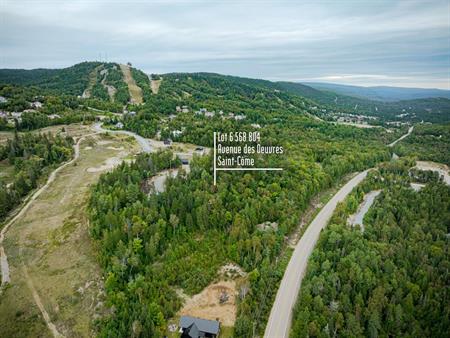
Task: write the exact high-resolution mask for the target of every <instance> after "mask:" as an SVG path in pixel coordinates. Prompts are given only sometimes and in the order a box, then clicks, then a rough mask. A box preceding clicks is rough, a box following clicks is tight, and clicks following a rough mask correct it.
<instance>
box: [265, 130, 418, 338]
mask: <svg viewBox="0 0 450 338" xmlns="http://www.w3.org/2000/svg"><path fill="white" fill-rule="evenodd" d="M413 129H414V127H411V128H409V130H408V133H406V134H404V135H402V136H401V137H400V138H398V139H397V140H395V141H394V142H392V143H390V144H389V145H388V147H393V146H394V145H395V144H396V143H397V142H399V141H401V140H403V139H404V138H405V137H407V136H408V135H410V134H411V133H412V131H413ZM370 170H371V169H367V170H366V171H363V172H361V173H358V174H357V175H356V176H355V177H353V178H352V179H351V180H350V181H348V182H347V183H346V184H345V185H344V186H343V187H342V188H341V189H340V190H339V191H338V192H337V193H336V194H335V195H334V196H333V198H332V199H331V200H330V201H329V202H328V203H327V204H326V205H325V206H324V207H323V208H322V210H321V211H320V212H319V213H318V214H317V216H316V217H315V218H314V220H313V221H312V222H311V224H310V225H309V226H308V228H307V229H306V231H305V233H304V234H303V236H302V237H301V239H300V240H299V241H298V243H297V245H296V247H295V250H294V253H293V254H292V257H291V259H290V261H289V264H288V266H287V268H286V271H285V272H284V276H283V279H282V280H281V283H280V287H279V288H278V292H277V296H276V298H275V302H274V304H273V306H272V310H271V311H270V317H269V320H268V322H267V326H266V331H265V333H264V337H265V338H287V337H289V331H290V327H291V321H292V310H293V309H294V306H295V303H296V301H297V296H298V293H299V291H300V286H301V283H302V279H303V276H304V274H305V272H306V267H307V265H308V259H309V256H310V255H311V253H312V251H313V249H314V246H315V244H316V242H317V240H318V239H319V235H320V232H321V231H322V229H323V228H325V226H326V225H327V223H328V221H329V220H330V218H331V216H332V215H333V211H334V209H335V208H336V206H337V204H338V203H339V202H341V201H343V200H344V199H345V198H346V197H347V195H348V194H349V193H350V192H351V191H352V189H353V188H354V187H356V186H357V185H358V184H359V183H360V182H361V181H362V180H363V179H364V178H365V177H366V176H367V173H368V172H369V171H370Z"/></svg>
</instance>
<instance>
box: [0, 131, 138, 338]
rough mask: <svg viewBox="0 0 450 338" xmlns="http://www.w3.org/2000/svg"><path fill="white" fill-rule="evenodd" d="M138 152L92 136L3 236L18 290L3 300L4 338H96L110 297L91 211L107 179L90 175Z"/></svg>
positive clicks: (124, 141) (122, 141)
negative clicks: (92, 193) (96, 188)
mask: <svg viewBox="0 0 450 338" xmlns="http://www.w3.org/2000/svg"><path fill="white" fill-rule="evenodd" d="M87 136H90V137H89V138H87ZM86 138H87V139H86ZM82 142H83V143H82ZM85 142H86V143H85ZM83 145H86V146H83ZM136 149H137V145H136V144H135V143H134V142H132V141H130V140H129V139H128V138H124V137H121V136H117V137H116V136H114V137H108V136H104V135H101V133H99V132H92V131H89V130H86V129H85V134H84V135H83V136H82V138H81V139H78V140H77V143H76V145H75V155H74V159H73V160H72V161H70V162H69V163H66V164H64V165H63V166H62V167H60V168H58V169H57V170H55V172H53V173H52V175H51V177H49V180H48V181H47V183H46V185H45V186H43V187H42V188H41V189H40V192H39V194H33V195H32V197H31V198H32V201H31V198H30V201H28V202H27V203H26V205H25V207H24V208H23V209H22V210H21V212H20V214H18V215H17V216H16V217H15V218H14V220H12V221H13V222H11V223H10V224H9V226H8V228H7V229H5V231H3V234H2V235H3V238H4V243H2V244H3V245H2V247H3V248H4V251H6V252H7V253H8V255H9V257H8V260H7V261H6V255H5V256H3V257H2V261H4V262H6V263H9V270H10V274H11V282H10V283H9V285H8V287H7V288H5V289H4V291H3V294H2V296H1V301H0V332H1V333H0V336H5V337H12V336H14V337H37V336H39V337H44V336H45V337H47V336H55V337H59V336H61V335H63V336H67V337H87V336H93V335H94V333H93V332H94V327H93V324H92V318H97V317H99V316H101V315H102V314H103V313H104V312H103V311H104V307H103V305H102V304H103V302H104V299H103V295H104V292H103V282H102V280H101V270H100V268H99V267H98V265H97V262H96V258H95V252H94V249H93V247H92V244H91V242H90V236H89V232H88V229H89V226H88V220H87V218H86V211H85V210H86V203H87V199H88V196H89V187H90V186H91V185H92V184H94V183H95V182H96V181H97V179H98V177H99V176H100V175H101V173H102V172H101V171H99V172H90V171H89V170H88V169H89V168H92V167H97V166H99V165H100V164H102V163H105V162H107V161H108V160H109V159H110V158H116V157H117V158H121V159H123V158H125V157H126V156H128V153H135V152H136ZM75 160H76V162H74V161H75ZM71 163H72V164H71ZM6 230H8V232H7V234H6V236H5V233H6Z"/></svg>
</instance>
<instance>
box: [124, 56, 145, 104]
mask: <svg viewBox="0 0 450 338" xmlns="http://www.w3.org/2000/svg"><path fill="white" fill-rule="evenodd" d="M120 69H121V70H122V73H123V80H124V81H125V83H126V84H127V86H128V91H129V92H130V97H131V100H130V101H131V103H133V104H141V103H142V102H143V99H142V89H141V87H139V86H138V85H137V84H136V81H134V78H133V76H132V75H131V69H130V66H128V65H120Z"/></svg>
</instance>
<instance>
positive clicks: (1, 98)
mask: <svg viewBox="0 0 450 338" xmlns="http://www.w3.org/2000/svg"><path fill="white" fill-rule="evenodd" d="M6 102H8V99H7V98H6V97H4V96H0V103H6Z"/></svg>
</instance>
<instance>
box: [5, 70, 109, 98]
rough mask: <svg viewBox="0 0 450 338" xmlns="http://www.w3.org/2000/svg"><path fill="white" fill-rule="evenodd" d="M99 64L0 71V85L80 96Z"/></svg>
mask: <svg viewBox="0 0 450 338" xmlns="http://www.w3.org/2000/svg"><path fill="white" fill-rule="evenodd" d="M100 64H101V63H100V62H82V63H79V64H76V65H74V66H72V67H68V68H61V69H43V68H38V69H31V70H26V69H0V84H14V85H20V86H36V87H40V88H42V89H46V90H49V91H54V92H57V93H60V94H69V95H81V94H82V93H83V91H84V90H85V89H86V87H87V86H88V84H89V76H90V74H91V72H92V71H93V70H94V69H95V68H96V67H98V66H99V65H100Z"/></svg>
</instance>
